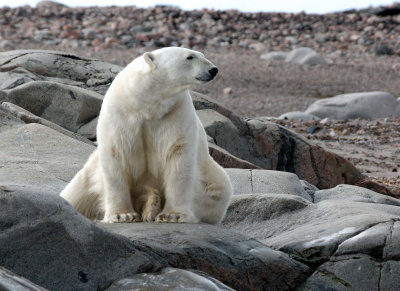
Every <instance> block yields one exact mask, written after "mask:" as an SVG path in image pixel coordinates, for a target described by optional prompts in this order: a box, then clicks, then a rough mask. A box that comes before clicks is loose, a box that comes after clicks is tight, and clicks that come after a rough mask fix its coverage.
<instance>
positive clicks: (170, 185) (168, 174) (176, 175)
mask: <svg viewBox="0 0 400 291" xmlns="http://www.w3.org/2000/svg"><path fill="white" fill-rule="evenodd" d="M171 151H172V154H171V155H170V156H169V158H170V160H169V161H168V162H167V167H166V169H165V170H164V180H165V190H164V194H165V206H164V209H163V210H162V211H161V213H160V214H159V215H158V216H157V218H156V222H180V223H196V222H198V221H199V220H198V219H197V218H196V217H195V216H194V214H193V198H194V191H195V189H194V175H195V173H194V172H195V168H194V167H195V164H196V162H195V161H196V154H195V152H196V146H194V147H192V148H190V147H189V146H188V145H187V144H181V145H174V146H173V147H172V150H171Z"/></svg>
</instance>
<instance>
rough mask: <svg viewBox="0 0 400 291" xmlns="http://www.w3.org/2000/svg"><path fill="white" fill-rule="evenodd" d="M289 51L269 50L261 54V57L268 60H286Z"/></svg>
mask: <svg viewBox="0 0 400 291" xmlns="http://www.w3.org/2000/svg"><path fill="white" fill-rule="evenodd" d="M287 55H288V53H285V52H269V53H266V54H263V55H261V56H260V58H262V59H264V60H267V61H284V60H285V59H286V57H287Z"/></svg>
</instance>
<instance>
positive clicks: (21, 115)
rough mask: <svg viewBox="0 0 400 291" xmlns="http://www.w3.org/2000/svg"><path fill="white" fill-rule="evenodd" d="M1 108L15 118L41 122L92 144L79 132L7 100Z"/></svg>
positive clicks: (26, 121)
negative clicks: (74, 131)
mask: <svg viewBox="0 0 400 291" xmlns="http://www.w3.org/2000/svg"><path fill="white" fill-rule="evenodd" d="M1 109H2V110H3V113H9V114H11V115H12V116H14V117H15V118H17V119H20V120H21V121H23V122H24V123H38V124H42V125H44V126H46V127H49V128H51V129H54V130H56V131H58V132H59V133H62V134H64V135H66V136H69V137H72V138H75V139H77V140H79V141H82V142H84V143H88V144H90V145H93V143H92V142H91V141H89V140H88V139H87V138H84V137H82V136H81V135H79V134H75V133H73V132H71V131H69V130H67V129H65V128H63V127H61V126H59V125H57V124H55V123H53V122H50V121H48V120H47V119H44V118H41V117H39V116H36V115H35V114H33V113H31V112H29V111H28V110H25V109H24V108H21V107H19V106H17V105H15V104H12V103H9V102H3V103H2V104H1ZM78 133H79V132H78ZM82 135H83V134H82Z"/></svg>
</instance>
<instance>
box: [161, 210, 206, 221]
mask: <svg viewBox="0 0 400 291" xmlns="http://www.w3.org/2000/svg"><path fill="white" fill-rule="evenodd" d="M156 222H175V223H176V222H178V223H196V222H198V221H197V220H196V219H195V217H194V216H193V215H192V214H188V213H184V212H165V213H164V212H163V213H160V214H159V215H158V216H157V218H156Z"/></svg>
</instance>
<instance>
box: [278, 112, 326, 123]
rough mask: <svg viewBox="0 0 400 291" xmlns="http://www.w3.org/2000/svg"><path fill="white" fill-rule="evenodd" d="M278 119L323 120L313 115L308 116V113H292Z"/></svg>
mask: <svg viewBox="0 0 400 291" xmlns="http://www.w3.org/2000/svg"><path fill="white" fill-rule="evenodd" d="M278 119H295V120H302V121H308V120H320V119H321V118H319V117H318V116H315V115H312V114H308V113H306V112H301V111H292V112H286V113H284V114H282V115H280V116H279V117H278Z"/></svg>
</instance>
